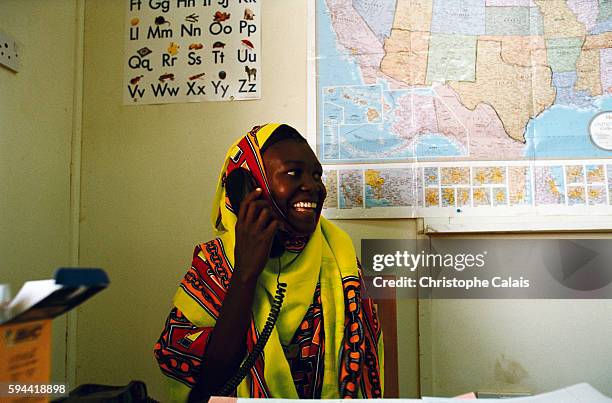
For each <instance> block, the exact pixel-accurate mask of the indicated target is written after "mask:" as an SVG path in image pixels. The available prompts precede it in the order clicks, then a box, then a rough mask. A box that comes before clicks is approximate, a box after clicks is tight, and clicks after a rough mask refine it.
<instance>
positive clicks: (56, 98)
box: [0, 0, 612, 400]
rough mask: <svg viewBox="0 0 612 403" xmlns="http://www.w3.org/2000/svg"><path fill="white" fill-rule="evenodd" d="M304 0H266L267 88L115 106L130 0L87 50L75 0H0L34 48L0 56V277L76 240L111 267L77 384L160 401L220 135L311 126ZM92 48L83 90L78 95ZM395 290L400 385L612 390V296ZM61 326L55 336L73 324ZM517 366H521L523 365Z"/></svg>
mask: <svg viewBox="0 0 612 403" xmlns="http://www.w3.org/2000/svg"><path fill="white" fill-rule="evenodd" d="M307 1H310V0H291V1H286V0H266V2H265V4H262V27H263V30H262V42H263V53H262V62H263V65H262V69H261V70H262V74H263V77H262V88H263V90H262V91H263V93H262V94H263V97H262V99H261V100H258V101H244V102H233V103H195V104H178V105H158V106H129V107H125V106H123V105H122V87H121V86H122V80H123V66H122V60H123V28H124V26H123V16H124V1H123V0H87V1H86V2H85V20H84V35H85V38H84V57H83V59H81V60H79V59H80V53H79V41H78V38H79V35H81V34H82V33H83V31H82V30H81V26H80V25H79V12H78V9H79V5H80V4H81V0H71V1H69V0H65V1H60V0H39V1H35V0H14V1H9V0H2V2H0V29H4V30H5V31H8V32H10V33H11V34H13V35H14V36H15V37H16V38H17V39H18V40H20V41H21V42H22V43H23V45H24V46H23V55H24V56H23V57H24V68H23V69H22V71H21V72H20V73H19V74H14V73H11V72H9V71H8V70H5V69H3V68H0V94H2V95H0V121H1V122H2V124H3V125H4V126H2V128H1V129H0V133H1V136H0V141H1V143H0V145H1V147H0V166H1V167H2V171H1V172H0V181H2V185H3V186H2V189H8V191H7V192H5V194H3V196H2V197H1V198H0V203H2V204H1V207H2V209H1V210H0V217H2V227H3V229H5V230H4V231H3V232H2V239H1V240H0V248H1V249H0V250H1V251H2V254H1V255H2V256H3V257H4V258H5V260H4V261H3V264H4V269H3V271H2V281H5V280H4V278H7V279H8V281H9V282H10V283H11V284H12V285H13V287H17V286H18V284H19V283H21V282H23V281H24V280H26V279H29V278H35V277H41V278H42V277H49V276H50V274H51V272H52V270H53V269H54V268H55V267H56V266H60V265H67V264H70V263H71V256H75V255H77V254H76V252H75V250H77V249H76V248H77V247H78V246H79V245H78V243H80V247H79V249H78V252H79V255H80V257H79V259H78V263H79V264H80V265H82V266H97V267H103V268H105V269H106V270H107V271H108V273H109V275H110V278H111V287H110V288H109V289H108V290H106V291H104V292H103V293H101V294H100V295H98V296H96V297H95V298H94V299H92V300H91V301H88V302H87V303H86V304H85V305H84V306H83V307H81V308H80V309H79V316H78V329H77V334H78V343H77V349H78V351H77V353H76V355H74V354H70V355H69V357H68V358H69V361H68V362H69V368H68V369H69V372H70V370H75V371H76V376H77V379H76V383H78V384H81V383H85V382H97V383H108V384H125V383H127V382H128V381H130V380H132V379H141V380H144V381H145V382H146V383H147V385H148V387H149V389H150V392H151V393H152V395H153V396H154V397H156V398H158V399H161V400H164V399H165V386H164V383H163V376H162V375H161V374H160V372H159V370H158V368H157V365H156V363H155V361H154V359H153V356H152V346H153V343H154V342H155V340H156V339H157V337H158V335H159V332H160V330H161V327H162V325H163V321H164V318H165V315H166V314H167V312H168V310H169V308H170V300H171V297H172V294H173V292H174V290H175V287H176V284H177V283H178V281H179V280H180V278H181V277H182V275H183V274H184V272H185V271H186V269H187V267H188V265H189V264H190V260H191V259H190V258H191V252H192V248H193V246H194V245H195V244H196V243H199V242H202V241H206V240H208V239H209V238H210V237H211V231H210V224H209V222H208V216H209V211H210V204H211V199H212V189H213V188H214V185H215V183H216V178H217V170H218V167H219V166H220V164H221V159H222V156H223V155H224V153H225V150H226V148H227V147H228V145H229V144H230V143H231V141H233V140H234V139H235V138H236V137H237V136H239V135H241V134H243V133H244V132H245V130H247V129H248V128H250V126H252V125H253V124H256V123H261V122H268V121H283V122H288V123H290V124H292V125H294V126H295V127H296V128H298V129H299V130H301V131H302V132H304V131H305V129H306V127H307V110H306V109H307V108H306V98H307V81H306V79H307V71H306V59H307V54H306V47H305V43H306V39H307V38H306V36H307V35H306V30H307V25H306V24H307V21H306V20H305V18H304V16H305V15H306V12H307ZM75 48H76V50H75ZM75 57H76V59H77V60H76V61H75V60H74V59H75ZM81 62H82V63H84V78H83V85H84V88H83V91H84V92H83V94H84V99H83V103H82V105H81V104H80V103H78V102H77V104H76V105H77V106H76V108H74V107H73V96H75V94H77V95H78V93H79V91H80V83H81V82H80V80H79V78H78V75H77V77H76V79H75V73H78V70H76V71H75V65H76V66H77V69H78V65H79V63H81ZM41 66H43V67H44V68H42V67H41ZM74 83H77V84H76V85H75V84H74ZM5 94H9V95H10V96H6V95H5ZM77 101H78V97H77ZM81 106H82V112H83V129H82V161H83V162H82V172H81V173H80V172H79V171H78V166H79V164H78V161H77V170H76V174H77V176H76V177H74V178H73V179H74V181H73V183H75V181H76V183H77V184H78V179H79V178H80V179H81V183H80V188H79V187H77V190H80V194H81V203H82V204H81V206H80V209H78V208H77V207H76V206H74V205H73V207H72V208H71V200H73V201H75V202H76V201H78V192H77V193H76V195H75V192H74V186H73V189H72V190H73V192H72V197H71V181H70V161H71V159H74V158H75V155H76V157H80V151H81V147H80V140H81V138H80V136H79V134H80V131H79V129H80V127H79V125H78V123H79V117H80V112H81V109H80V108H81ZM73 132H75V133H74V135H73ZM71 139H72V140H73V141H74V144H75V146H74V147H72V148H71ZM79 174H82V175H80V176H79ZM74 213H79V214H80V215H79V219H80V225H77V228H76V229H75V228H74V226H71V225H70V220H71V217H74ZM71 214H72V215H71ZM338 223H339V225H340V226H341V227H343V228H345V229H346V230H347V231H348V232H349V233H350V234H351V236H352V237H353V239H354V242H355V244H356V247H357V249H358V251H359V249H360V245H359V241H360V239H362V238H414V237H416V236H417V233H418V231H417V222H416V221H415V220H363V221H339V222H338ZM78 232H80V236H78V235H79V233H78ZM75 233H76V235H77V236H78V237H77V238H76V239H77V241H71V239H73V237H74V235H75ZM32 256H35V258H32ZM26 262H27V263H26ZM398 304H399V306H398V331H399V335H398V341H399V346H398V347H399V354H400V357H399V364H400V368H399V371H400V384H401V385H400V394H401V395H402V396H404V397H409V396H415V395H416V394H417V392H418V390H419V386H420V387H421V390H422V391H424V392H427V393H429V394H438V395H451V394H454V393H458V392H463V391H466V390H484V389H496V390H531V391H533V392H538V391H543V390H547V389H552V388H557V387H560V386H564V385H568V384H571V383H574V382H578V381H582V380H584V381H588V382H590V383H591V384H593V385H594V386H596V387H598V388H599V389H600V390H602V391H604V392H606V393H608V394H610V395H612V389H610V388H611V387H612V386H611V385H610V382H609V379H611V378H612V368H611V367H610V365H611V364H610V363H611V362H612V357H611V356H610V354H611V351H610V349H609V348H607V349H606V346H609V345H610V343H609V340H612V323H610V318H611V317H612V315H610V314H609V313H610V311H611V310H610V308H611V306H610V303H609V302H608V301H604V302H602V301H434V302H433V303H428V302H426V301H423V302H422V303H421V304H419V306H418V308H419V311H418V315H419V317H418V328H417V304H416V302H415V301H399V302H398ZM57 327H59V331H56V332H55V335H56V338H58V340H59V339H61V338H62V337H63V334H64V331H65V321H57V323H56V328H57ZM417 335H419V336H420V339H419V340H417ZM59 341H61V340H59ZM56 344H57V343H56ZM598 345H601V346H602V347H601V348H598ZM64 355H65V346H64V345H63V344H62V343H59V344H58V346H57V348H56V355H55V359H54V362H55V363H56V368H55V373H56V374H59V375H57V376H63V374H64V373H65V368H64V360H63V358H64ZM70 359H74V360H75V362H76V364H74V365H71V364H70ZM498 362H499V365H497V363H498ZM496 365H497V368H501V371H500V370H496ZM520 368H522V370H523V371H524V373H525V374H526V375H525V376H519V377H518V378H517V377H515V378H512V376H511V375H512V374H511V373H512V369H516V372H517V373H518V374H519V375H520V374H523V372H521V370H520ZM57 376H56V378H55V379H60V378H58V377H57ZM419 377H420V378H419ZM513 379H517V380H518V381H517V382H514V383H512V382H511V381H513ZM419 384H420V385H419Z"/></svg>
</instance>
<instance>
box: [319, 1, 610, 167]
mask: <svg viewBox="0 0 612 403" xmlns="http://www.w3.org/2000/svg"><path fill="white" fill-rule="evenodd" d="M317 53H318V66H317V67H318V79H319V81H318V83H319V87H318V88H319V100H318V102H319V108H318V110H319V132H320V133H321V138H320V141H319V143H320V144H321V150H320V151H321V157H322V159H323V160H324V162H328V163H333V162H334V161H366V162H368V161H384V160H396V161H411V160H416V159H420V160H471V161H482V160H521V159H522V160H525V159H540V158H542V159H546V158H557V159H565V158H567V159H570V158H610V157H612V153H611V152H610V151H607V150H603V149H599V148H597V147H596V146H594V145H593V144H592V142H591V141H590V140H589V135H588V130H587V127H588V124H589V122H590V121H591V119H592V118H593V117H594V116H595V115H597V114H598V113H600V112H602V111H607V110H612V97H611V93H612V1H610V0H318V1H317Z"/></svg>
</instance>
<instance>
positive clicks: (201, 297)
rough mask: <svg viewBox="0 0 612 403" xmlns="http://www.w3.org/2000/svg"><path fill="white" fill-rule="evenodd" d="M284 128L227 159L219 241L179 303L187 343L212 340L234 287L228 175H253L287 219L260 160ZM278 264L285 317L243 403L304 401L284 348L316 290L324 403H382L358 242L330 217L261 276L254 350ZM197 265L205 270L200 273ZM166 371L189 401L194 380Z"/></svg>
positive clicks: (249, 141) (266, 129)
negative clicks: (251, 402) (240, 171)
mask: <svg viewBox="0 0 612 403" xmlns="http://www.w3.org/2000/svg"><path fill="white" fill-rule="evenodd" d="M279 126H280V125H279V124H267V125H264V126H257V127H255V128H253V129H252V130H251V131H250V132H249V133H248V134H247V135H246V136H244V137H243V138H241V139H240V140H238V141H237V142H236V143H235V144H233V145H232V147H231V148H230V151H229V152H228V153H227V155H226V158H225V162H224V165H223V168H222V170H221V174H220V176H219V182H218V185H217V190H216V195H215V200H214V204H213V212H212V215H211V221H212V224H213V227H214V229H215V231H216V234H217V238H216V239H215V240H213V241H210V242H208V243H206V244H202V245H200V247H199V248H197V249H196V251H199V252H197V256H196V255H194V263H193V265H192V268H191V270H190V271H189V272H188V273H187V275H186V276H185V279H184V280H183V282H182V283H181V286H180V287H179V289H178V291H177V293H176V295H175V297H174V305H175V306H176V308H178V310H179V311H180V312H181V313H182V314H184V315H185V316H186V317H187V318H188V320H189V321H190V322H191V323H192V324H193V325H195V326H196V327H197V328H198V329H199V332H195V331H194V332H193V333H192V334H187V335H186V336H185V338H188V339H189V340H190V341H194V340H195V339H197V337H199V336H200V335H208V334H209V333H210V332H209V331H205V330H206V329H212V328H213V327H214V325H215V322H216V318H217V317H218V315H219V310H220V307H221V304H222V302H223V298H224V297H225V294H226V292H227V290H228V288H229V285H230V280H231V275H232V271H233V265H234V245H235V225H236V221H237V218H236V215H235V214H234V212H233V210H232V207H231V204H230V202H229V199H228V198H227V196H226V194H225V178H226V177H227V175H228V174H229V173H230V172H231V171H233V170H234V169H237V168H244V169H247V170H249V171H250V172H251V174H252V176H253V177H254V179H255V181H256V182H257V184H258V185H259V186H260V187H261V188H262V190H263V192H262V194H263V197H264V198H265V199H266V200H268V201H269V203H270V204H271V205H272V206H273V208H274V209H275V210H276V211H277V212H278V213H279V214H280V215H281V216H282V213H283V212H282V211H281V210H280V208H279V207H278V206H277V205H276V202H275V201H274V199H273V197H272V194H271V191H270V187H269V185H268V180H267V177H266V172H265V169H264V165H263V159H262V156H261V147H262V146H263V145H264V144H265V143H266V141H267V140H268V139H269V138H270V136H272V135H273V134H274V132H275V130H276V129H278V128H279ZM204 263H206V265H203V264H204ZM279 265H280V267H281V268H282V269H281V275H280V277H281V281H282V282H285V283H287V284H288V287H287V293H286V297H285V300H284V303H283V305H282V308H281V313H280V315H279V318H278V321H277V323H276V327H275V329H274V330H273V332H272V334H271V336H270V339H269V341H268V343H267V344H266V346H265V348H264V353H263V355H262V356H260V357H259V359H258V360H257V362H256V364H255V366H254V367H253V368H252V369H251V371H250V375H249V376H247V378H245V380H244V381H243V382H242V383H241V384H240V385H239V387H238V389H237V396H239V397H251V398H261V397H282V398H298V395H297V392H296V387H295V384H294V380H293V378H292V374H291V371H290V367H289V364H288V362H287V360H286V359H285V352H284V350H283V346H287V345H288V344H289V343H290V342H291V340H292V338H293V336H294V334H295V333H296V330H297V329H298V327H299V326H300V325H301V324H302V325H303V320H304V316H305V314H306V312H307V310H308V308H309V306H310V305H311V303H312V301H313V295H315V290H317V291H320V301H321V306H322V310H323V329H319V330H317V331H318V332H319V333H321V332H320V330H323V332H322V334H321V338H322V339H323V340H322V342H323V343H324V348H323V350H324V352H323V360H324V371H323V387H322V391H321V397H322V398H329V399H331V398H351V397H352V398H355V397H366V398H373V397H382V385H383V377H382V356H383V349H382V333H381V329H380V325H379V323H378V320H377V318H376V312H375V307H374V304H373V303H372V301H371V300H370V299H367V298H366V297H365V295H363V293H364V292H365V291H364V290H363V288H362V283H361V280H360V273H359V268H358V262H357V258H356V255H355V250H354V248H353V245H352V241H351V239H350V238H349V237H348V235H347V234H346V233H345V232H343V231H342V230H340V229H339V228H337V227H336V226H335V225H333V224H332V223H330V222H329V221H328V220H326V219H325V218H323V217H320V219H319V223H318V224H317V226H316V229H315V231H314V233H313V234H311V235H310V238H309V239H308V240H307V243H306V244H305V246H304V245H301V246H299V247H297V248H296V250H290V248H289V250H286V251H285V253H284V254H283V255H282V256H281V257H280V258H278V259H270V260H269V261H268V264H267V265H266V267H265V268H264V270H263V272H262V273H261V275H260V276H259V278H258V283H257V288H256V292H255V298H254V303H253V307H252V315H253V316H252V322H251V326H250V327H249V330H248V332H247V350H248V351H251V350H252V348H253V346H254V344H255V343H256V341H257V335H258V333H259V332H260V331H261V330H262V329H263V327H264V324H265V322H266V319H267V317H268V314H269V312H270V308H271V304H272V300H273V297H274V295H275V292H276V287H277V281H276V276H277V270H278V266H279ZM198 266H201V267H203V268H204V269H201V270H198ZM202 271H205V274H202ZM169 320H170V319H169ZM179 322H180V318H179ZM167 325H168V324H167ZM202 328H203V329H205V330H202ZM190 336H191V338H189V337H190ZM168 337H171V336H168ZM206 340H207V339H206ZM309 342H312V341H309ZM317 342H319V341H317ZM164 343H166V344H168V343H170V341H169V340H164V334H162V338H160V343H158V344H164ZM158 347H159V348H160V350H161V349H163V348H164V346H163V345H160V346H156V349H157V348H158ZM202 351H203V350H202ZM159 359H160V358H159V356H158V360H159ZM160 365H161V363H160ZM162 370H164V372H166V373H167V374H169V375H170V376H172V377H173V378H175V379H178V380H179V381H181V382H173V383H172V384H173V388H172V395H173V398H176V399H177V400H183V399H186V396H187V395H188V393H189V389H188V388H187V387H186V386H185V385H184V384H187V385H190V384H191V383H192V382H194V380H193V379H191V380H185V379H181V378H180V376H177V375H176V373H172V374H170V372H171V371H170V370H169V369H164V367H163V366H162Z"/></svg>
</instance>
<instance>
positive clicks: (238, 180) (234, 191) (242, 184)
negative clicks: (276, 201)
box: [225, 168, 285, 258]
mask: <svg viewBox="0 0 612 403" xmlns="http://www.w3.org/2000/svg"><path fill="white" fill-rule="evenodd" d="M256 187H257V183H256V182H255V179H254V178H253V176H252V175H251V174H250V173H249V171H247V170H246V169H244V168H238V169H234V170H233V171H232V172H230V174H229V175H228V176H227V179H226V180H225V193H226V194H227V197H228V198H229V199H230V203H231V204H232V208H233V209H234V211H235V212H236V216H238V212H239V211H240V203H241V202H242V200H243V199H244V198H245V197H246V195H247V194H249V193H251V192H252V191H253V190H255V188H256ZM284 251H285V247H284V245H283V243H282V242H281V240H280V238H279V237H278V234H274V239H273V240H272V248H271V249H270V257H271V258H273V257H279V256H281V255H282V254H283V252H284Z"/></svg>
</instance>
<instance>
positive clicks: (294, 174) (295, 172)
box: [287, 169, 298, 176]
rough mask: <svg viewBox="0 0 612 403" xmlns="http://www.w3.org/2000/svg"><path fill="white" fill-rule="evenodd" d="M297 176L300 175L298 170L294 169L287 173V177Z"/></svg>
mask: <svg viewBox="0 0 612 403" xmlns="http://www.w3.org/2000/svg"><path fill="white" fill-rule="evenodd" d="M297 174H298V171H297V169H292V170H290V171H287V175H291V176H296V175H297Z"/></svg>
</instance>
